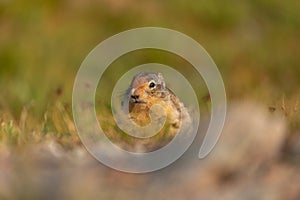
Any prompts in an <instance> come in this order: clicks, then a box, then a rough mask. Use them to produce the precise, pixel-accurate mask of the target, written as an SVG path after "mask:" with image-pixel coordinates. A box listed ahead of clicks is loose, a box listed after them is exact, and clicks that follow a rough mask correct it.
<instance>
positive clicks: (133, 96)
mask: <svg viewBox="0 0 300 200" xmlns="http://www.w3.org/2000/svg"><path fill="white" fill-rule="evenodd" d="M139 97H140V95H131V98H133V99H138V98H139Z"/></svg>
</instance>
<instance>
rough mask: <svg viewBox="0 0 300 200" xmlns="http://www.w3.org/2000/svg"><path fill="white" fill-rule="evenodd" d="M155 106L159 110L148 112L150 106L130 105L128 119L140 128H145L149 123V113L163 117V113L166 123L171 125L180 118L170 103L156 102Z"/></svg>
mask: <svg viewBox="0 0 300 200" xmlns="http://www.w3.org/2000/svg"><path fill="white" fill-rule="evenodd" d="M155 104H156V105H158V106H160V107H161V109H153V110H152V111H151V110H150V108H151V106H152V104H151V105H150V104H132V105H130V108H131V109H130V113H129V114H130V118H131V119H132V120H133V121H134V122H135V123H137V124H138V125H140V126H145V125H147V124H149V123H151V117H150V113H151V112H152V113H151V114H154V115H158V117H160V115H161V117H163V113H164V112H165V114H166V115H167V122H168V123H171V124H173V123H174V122H175V121H177V120H178V119H179V117H180V113H179V112H178V110H177V109H176V108H175V106H174V105H172V104H171V102H164V101H162V102H156V103H155ZM153 112H155V113H153Z"/></svg>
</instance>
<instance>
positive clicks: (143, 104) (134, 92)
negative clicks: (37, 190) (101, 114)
mask: <svg viewBox="0 0 300 200" xmlns="http://www.w3.org/2000/svg"><path fill="white" fill-rule="evenodd" d="M124 101H128V112H129V115H130V118H131V119H132V120H133V121H134V122H135V123H136V124H138V125H139V126H145V125H147V124H149V123H150V122H151V119H150V108H151V107H152V106H153V105H155V104H156V105H160V106H162V107H163V108H164V110H165V112H166V115H167V118H166V124H165V126H166V125H167V126H168V127H170V128H169V129H168V132H169V134H168V135H170V134H171V135H173V134H174V133H177V132H178V130H179V128H180V127H181V125H182V124H187V123H190V122H191V118H190V115H189V113H188V111H187V109H186V108H185V107H184V104H183V103H182V102H181V101H180V100H179V98H178V97H177V96H176V95H175V94H174V93H173V92H172V91H171V90H170V89H169V88H168V87H167V86H166V83H165V80H164V77H163V75H162V74H161V73H152V72H142V73H139V74H137V75H136V76H134V77H133V79H132V81H131V84H130V86H129V88H128V90H127V91H126V94H125V100H124Z"/></svg>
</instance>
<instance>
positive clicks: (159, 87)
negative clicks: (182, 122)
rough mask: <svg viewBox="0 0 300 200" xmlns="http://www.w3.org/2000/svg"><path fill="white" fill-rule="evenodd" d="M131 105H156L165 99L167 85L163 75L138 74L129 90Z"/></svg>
mask: <svg viewBox="0 0 300 200" xmlns="http://www.w3.org/2000/svg"><path fill="white" fill-rule="evenodd" d="M128 92H129V100H130V103H142V104H148V103H150V104H151V103H154V101H157V100H158V99H162V98H165V96H166V94H167V89H166V84H165V81H164V78H163V75H162V74H161V73H151V72H142V73H139V74H137V75H136V76H135V77H134V78H133V79H132V82H131V84H130V88H129V91H128Z"/></svg>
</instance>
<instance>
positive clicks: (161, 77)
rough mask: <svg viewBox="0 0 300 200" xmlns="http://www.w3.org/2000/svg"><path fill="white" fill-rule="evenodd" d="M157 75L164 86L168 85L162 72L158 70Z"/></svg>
mask: <svg viewBox="0 0 300 200" xmlns="http://www.w3.org/2000/svg"><path fill="white" fill-rule="evenodd" d="M157 77H158V80H159V82H160V83H161V84H162V85H163V86H164V87H166V85H165V80H164V77H163V75H162V73H160V72H158V73H157Z"/></svg>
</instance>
